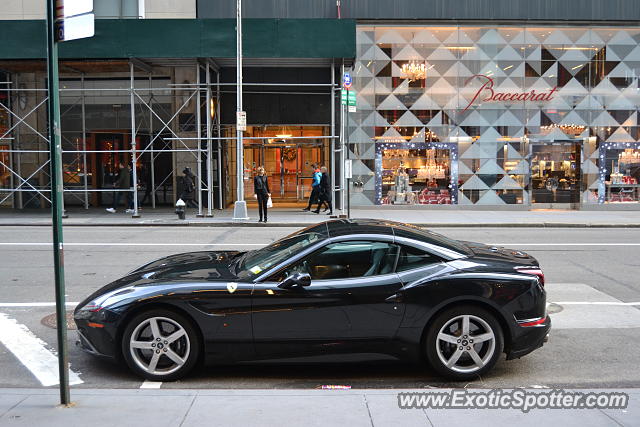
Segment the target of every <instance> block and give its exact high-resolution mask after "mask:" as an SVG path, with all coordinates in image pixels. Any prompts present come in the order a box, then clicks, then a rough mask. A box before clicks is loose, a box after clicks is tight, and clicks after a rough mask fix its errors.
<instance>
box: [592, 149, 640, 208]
mask: <svg viewBox="0 0 640 427" xmlns="http://www.w3.org/2000/svg"><path fill="white" fill-rule="evenodd" d="M600 160H601V161H602V164H601V176H602V178H603V182H604V202H605V203H638V202H640V143H618V144H616V143H608V144H604V145H603V146H601V154H600Z"/></svg>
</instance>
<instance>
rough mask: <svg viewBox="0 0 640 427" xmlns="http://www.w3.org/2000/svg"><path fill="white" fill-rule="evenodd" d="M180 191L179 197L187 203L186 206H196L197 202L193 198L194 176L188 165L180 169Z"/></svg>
mask: <svg viewBox="0 0 640 427" xmlns="http://www.w3.org/2000/svg"><path fill="white" fill-rule="evenodd" d="M182 173H183V174H184V175H183V176H182V192H181V193H180V199H182V201H183V202H184V203H185V204H186V205H187V207H192V208H197V207H198V205H197V203H196V202H195V201H194V200H193V196H194V194H195V188H196V184H195V182H194V178H195V176H194V175H193V172H191V168H190V167H186V168H184V170H183V171H182Z"/></svg>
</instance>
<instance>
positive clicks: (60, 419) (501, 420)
mask: <svg viewBox="0 0 640 427" xmlns="http://www.w3.org/2000/svg"><path fill="white" fill-rule="evenodd" d="M436 391H449V390H445V389H438V390H436V389H420V390H396V389H362V390H238V389H236V390H174V389H166V390H131V389H72V390H71V398H72V400H73V402H74V404H75V405H74V406H73V407H70V408H64V407H60V406H57V404H58V402H59V396H58V392H57V389H56V388H53V389H51V388H50V389H0V414H1V415H0V426H15V425H21V426H47V427H57V426H61V427H62V426H66V427H72V426H83V427H84V426H91V427H102V426H105V427H106V426H109V427H111V426H154V427H164V426H167V427H178V426H180V427H201V426H242V427H245V426H249V425H251V426H281V425H287V426H323V427H324V426H349V427H359V426H367V427H370V426H392V425H393V426H403V427H409V426H435V427H438V426H454V425H456V426H462V425H469V426H473V427H480V426H492V427H493V426H502V425H511V426H512V425H514V424H517V425H518V426H536V427H537V426H540V425H563V426H565V427H571V426H576V427H577V426H610V425H621V426H632V425H637V423H638V420H639V419H640V403H639V402H640V390H638V389H627V390H622V389H618V390H598V391H599V392H602V391H617V392H626V393H628V394H629V406H628V407H627V409H625V410H621V409H617V410H600V409H580V410H578V409H570V410H569V409H533V410H531V411H530V412H528V413H527V414H523V413H522V412H521V411H520V410H519V409H438V410H435V409H426V410H423V409H400V408H399V407H398V398H397V394H398V393H399V392H427V393H434V392H436ZM473 391H479V390H473ZM537 391H538V392H541V391H544V390H537ZM546 391H550V390H546ZM578 391H582V392H584V391H585V390H578Z"/></svg>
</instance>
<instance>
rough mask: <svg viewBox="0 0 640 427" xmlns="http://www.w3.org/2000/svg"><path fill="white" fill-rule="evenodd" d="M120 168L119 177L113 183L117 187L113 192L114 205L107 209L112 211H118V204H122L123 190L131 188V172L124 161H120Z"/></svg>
mask: <svg viewBox="0 0 640 427" xmlns="http://www.w3.org/2000/svg"><path fill="white" fill-rule="evenodd" d="M118 168H119V171H118V177H117V178H116V182H115V183H114V185H113V186H114V188H115V190H114V192H113V205H112V206H111V207H110V208H107V209H106V211H107V212H110V213H116V209H118V205H119V204H120V197H122V191H123V190H129V181H130V180H131V172H130V171H129V168H128V167H127V166H125V165H124V163H123V162H118Z"/></svg>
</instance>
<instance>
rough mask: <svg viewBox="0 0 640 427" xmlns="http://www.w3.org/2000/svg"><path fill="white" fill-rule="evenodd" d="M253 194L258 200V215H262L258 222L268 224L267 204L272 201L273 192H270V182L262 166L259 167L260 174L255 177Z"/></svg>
mask: <svg viewBox="0 0 640 427" xmlns="http://www.w3.org/2000/svg"><path fill="white" fill-rule="evenodd" d="M253 192H254V193H255V194H256V198H257V199H258V213H259V215H260V219H259V220H258V222H267V208H268V206H267V203H268V202H269V200H270V199H271V190H269V180H268V179H267V174H266V173H265V171H264V168H263V167H262V166H260V167H258V174H257V175H256V176H254V177H253Z"/></svg>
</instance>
